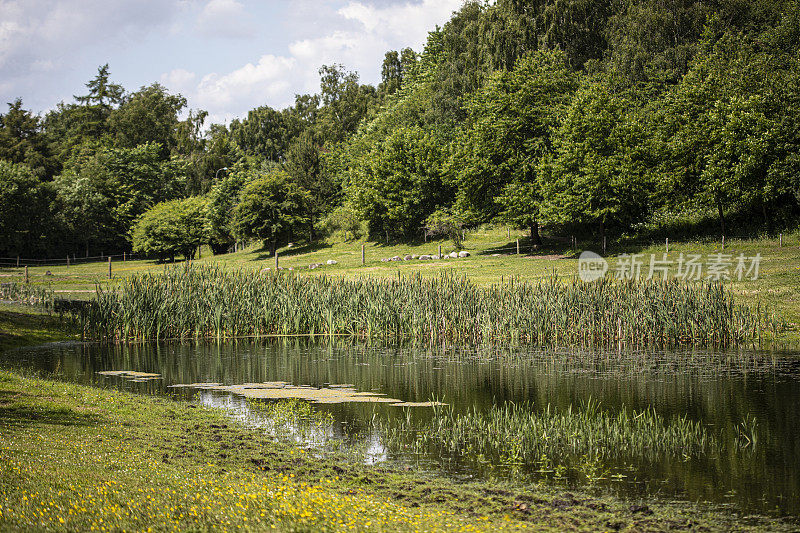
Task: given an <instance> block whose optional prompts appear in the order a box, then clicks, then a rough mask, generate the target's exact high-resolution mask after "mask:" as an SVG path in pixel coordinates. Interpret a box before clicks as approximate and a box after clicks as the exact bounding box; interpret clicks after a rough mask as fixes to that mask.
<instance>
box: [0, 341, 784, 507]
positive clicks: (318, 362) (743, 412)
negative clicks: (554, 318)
mask: <svg viewBox="0 0 800 533" xmlns="http://www.w3.org/2000/svg"><path fill="white" fill-rule="evenodd" d="M0 364H4V365H11V364H13V365H14V366H20V365H22V366H26V367H32V368H35V369H38V370H42V371H44V372H47V373H53V374H55V375H57V376H59V377H60V378H61V379H66V380H70V381H75V382H79V383H84V384H94V385H99V386H105V387H114V388H118V389H121V390H131V391H135V392H140V393H147V394H169V395H173V396H176V397H179V398H185V399H189V400H192V401H195V402H200V403H203V404H207V405H213V406H217V407H220V408H224V409H226V410H228V411H229V412H230V413H231V415H232V416H234V417H238V418H241V419H244V420H245V421H246V422H248V423H252V424H264V423H265V421H264V420H263V417H264V415H263V413H262V412H261V411H259V410H257V409H251V408H250V407H249V404H248V402H247V401H245V400H244V399H242V398H241V397H239V396H234V395H231V394H228V393H219V392H212V391H203V390H191V389H180V388H179V389H176V388H171V387H170V385H175V384H188V383H198V382H218V383H222V384H225V385H235V384H242V383H262V382H271V381H284V382H287V383H290V384H294V385H310V386H315V387H325V386H327V385H330V384H352V385H353V386H354V387H355V388H356V389H357V390H359V391H365V392H366V391H373V392H379V393H383V394H386V395H387V396H389V397H391V398H397V399H399V400H402V401H407V402H413V401H419V402H422V401H426V400H430V399H438V400H440V401H443V402H446V403H447V404H448V405H449V406H451V407H452V408H453V409H455V410H456V411H463V412H466V411H469V410H473V409H477V410H478V411H482V410H488V409H489V408H490V407H491V406H492V405H501V404H503V403H505V402H515V403H523V402H528V403H530V404H532V408H534V409H536V408H541V409H544V408H547V406H550V407H551V408H555V409H566V408H567V407H569V406H573V408H580V406H581V405H586V402H587V401H593V402H599V403H600V405H601V407H602V408H604V409H607V410H612V411H614V410H619V409H629V410H631V409H636V410H642V409H646V408H653V409H655V410H656V411H657V412H658V414H659V415H662V416H664V417H668V418H670V417H672V416H674V415H680V416H687V417H688V418H689V419H692V420H696V421H700V422H702V424H703V425H704V426H705V427H707V428H708V429H709V431H712V432H714V433H715V434H717V435H720V438H724V439H731V435H734V434H736V428H737V426H739V425H740V424H741V423H742V422H743V421H746V420H752V419H753V418H755V419H756V421H757V430H756V436H757V441H756V443H755V445H753V446H749V447H747V448H746V449H745V450H739V449H737V448H736V447H734V446H728V447H725V448H724V449H725V450H727V451H725V452H723V453H715V454H712V455H710V456H706V457H702V458H695V459H691V460H690V459H688V458H683V459H681V458H671V459H664V460H659V461H650V462H648V463H646V464H642V463H636V464H633V463H632V464H630V465H628V466H627V467H626V469H623V471H624V472H625V475H624V476H622V475H620V476H617V477H612V476H608V477H605V478H604V479H601V480H600V481H599V482H597V483H599V485H601V487H602V488H607V489H608V488H610V489H612V490H613V491H616V492H620V493H623V494H627V495H632V496H638V495H643V494H648V495H657V496H660V497H666V498H680V499H690V500H693V501H709V502H714V503H718V504H725V505H730V506H731V507H733V508H736V509H739V510H741V511H748V512H761V513H770V514H780V515H789V516H794V517H798V516H800V354H797V353H794V354H793V353H783V354H774V353H761V352H755V351H749V352H748V351H745V352H733V353H709V352H703V351H694V352H691V351H690V352H687V351H682V352H654V353H644V352H642V353H633V354H631V353H589V352H577V351H570V350H547V351H542V350H531V349H519V350H499V351H498V350H490V349H482V350H473V351H469V350H467V351H465V350H452V349H441V350H430V349H414V348H411V347H385V346H363V345H351V344H344V343H343V344H335V343H334V344H328V345H324V344H319V343H310V342H303V341H297V342H269V343H263V342H261V343H257V342H252V343H250V342H240V343H237V344H231V345H225V346H217V345H207V344H147V345H136V346H111V347H109V346H101V345H81V344H53V345H47V346H44V347H38V348H32V349H25V350H18V351H14V352H9V353H7V354H5V355H0ZM106 370H133V371H139V372H151V373H157V374H160V375H161V378H160V379H157V380H151V381H145V382H134V381H131V380H129V379H123V378H119V377H106V376H103V375H99V374H98V373H97V372H99V371H106ZM315 409H318V410H320V411H324V412H327V413H330V414H331V418H330V419H329V420H332V422H331V423H330V424H329V426H328V427H325V428H322V429H321V430H319V431H317V432H316V433H313V434H308V433H304V434H303V435H302V439H305V440H306V442H305V444H309V445H313V444H315V443H317V444H318V443H319V442H323V441H327V442H330V441H332V440H333V441H337V442H338V443H344V444H345V445H346V446H352V447H358V448H359V449H360V450H361V452H360V453H363V457H364V460H367V461H370V462H379V461H398V462H401V463H410V462H414V463H417V464H421V465H422V466H423V467H426V468H430V469H443V470H446V471H448V472H449V473H451V474H454V475H457V476H461V477H472V476H482V475H491V476H499V477H502V476H503V475H514V476H515V477H519V476H520V475H528V476H529V477H530V479H531V480H535V479H536V475H535V473H534V472H533V470H535V469H533V468H531V469H530V470H531V471H530V472H527V473H526V472H524V469H523V472H522V473H520V471H519V469H517V470H516V471H515V472H514V473H513V474H512V473H510V472H508V473H506V472H505V471H504V470H503V469H502V468H489V469H486V470H481V471H475V469H474V468H473V469H470V468H469V467H467V466H465V465H464V464H462V463H461V462H459V461H458V458H453V457H448V458H446V459H445V458H442V457H437V456H436V455H435V454H429V455H427V456H424V457H420V456H409V454H408V453H407V452H405V451H403V450H400V449H397V448H394V449H393V447H392V446H389V445H387V444H386V442H384V440H383V439H382V434H381V432H380V431H379V430H378V429H376V426H375V420H385V419H387V418H390V417H406V416H410V417H412V418H413V419H414V420H415V421H418V422H420V423H422V422H424V421H425V420H426V419H429V418H430V417H431V416H432V413H431V409H430V408H424V407H418V408H413V409H411V410H410V411H409V414H408V415H407V409H408V408H400V407H393V406H389V405H386V404H335V405H319V406H315ZM298 438H299V437H298ZM616 466H617V467H619V465H616ZM617 471H620V470H617ZM563 482H565V483H569V481H563ZM571 483H572V484H579V482H577V481H575V480H574V479H573V480H572V481H571Z"/></svg>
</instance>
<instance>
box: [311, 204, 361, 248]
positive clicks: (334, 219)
mask: <svg viewBox="0 0 800 533" xmlns="http://www.w3.org/2000/svg"><path fill="white" fill-rule="evenodd" d="M322 226H323V228H325V230H326V231H327V232H328V233H329V234H333V233H336V232H341V234H342V236H343V238H344V240H345V242H347V241H348V240H350V239H360V238H361V237H363V236H364V235H365V233H366V232H365V230H364V228H363V221H362V220H361V217H359V215H358V210H356V209H355V208H354V207H353V205H352V204H351V203H349V202H346V203H344V204H342V205H340V206H338V207H337V208H336V209H334V210H333V211H331V212H330V214H328V216H327V217H326V218H325V220H324V221H323V223H322Z"/></svg>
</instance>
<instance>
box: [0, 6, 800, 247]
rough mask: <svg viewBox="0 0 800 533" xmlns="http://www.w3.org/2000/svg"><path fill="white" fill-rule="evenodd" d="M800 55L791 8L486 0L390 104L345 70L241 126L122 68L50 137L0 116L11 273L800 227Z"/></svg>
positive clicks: (14, 106) (41, 125) (35, 118)
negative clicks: (501, 240) (510, 231)
mask: <svg viewBox="0 0 800 533" xmlns="http://www.w3.org/2000/svg"><path fill="white" fill-rule="evenodd" d="M799 48H800V5H799V4H798V2H794V1H780V0H756V1H747V0H716V1H699V0H603V1H594V0H539V1H530V0H527V1H526V0H498V1H497V2H496V3H484V2H466V3H465V4H464V5H463V7H462V8H461V9H460V10H459V11H458V12H456V13H454V14H453V16H452V18H451V20H450V21H449V22H448V23H447V24H445V25H444V27H442V28H436V29H435V30H434V31H432V32H430V34H429V36H428V40H427V43H426V45H425V47H424V49H423V50H421V51H414V50H411V49H408V48H407V49H405V50H401V51H389V52H387V53H386V55H385V59H384V61H383V65H382V81H381V83H380V84H379V85H378V86H377V87H375V86H371V85H367V84H362V83H361V82H360V80H359V76H358V74H357V73H355V72H350V71H348V70H347V68H346V67H345V66H342V65H324V66H322V67H321V68H320V70H319V74H320V89H319V92H318V93H317V94H313V95H309V94H305V95H298V96H297V97H296V100H295V104H294V105H293V106H291V107H288V108H286V109H282V110H277V109H272V108H270V107H268V106H266V105H265V106H262V107H258V108H256V109H253V110H251V111H249V112H248V114H247V116H246V117H242V118H240V119H237V120H233V121H232V122H231V123H230V124H229V125H227V126H226V125H221V124H207V123H206V119H207V113H206V112H204V111H202V110H191V109H189V108H188V106H187V101H186V99H185V98H184V97H183V96H181V95H179V94H170V93H169V91H168V90H167V89H166V88H164V87H163V86H161V85H159V84H157V83H154V84H152V85H150V86H146V87H141V88H139V89H138V90H136V91H133V92H130V91H128V90H127V89H125V88H124V87H122V86H120V85H119V84H116V83H114V81H113V74H112V72H111V70H110V69H109V66H108V65H104V66H102V67H100V68H99V69H98V72H97V75H96V76H95V77H94V78H93V79H91V80H90V81H88V83H87V84H86V86H85V87H81V88H77V91H78V92H79V93H81V94H79V95H77V96H75V97H74V98H73V101H71V102H61V103H59V104H57V105H55V106H54V107H53V109H52V110H50V111H49V112H47V113H46V114H44V115H37V114H34V113H32V112H31V111H29V110H26V109H25V106H24V103H23V100H22V99H17V100H15V101H14V102H11V103H9V104H8V108H7V110H6V111H5V113H4V114H2V115H0V257H16V256H23V257H32V258H35V257H40V258H44V257H64V256H66V255H77V256H78V257H81V256H83V255H86V256H90V255H97V254H99V253H105V254H109V253H121V252H123V251H126V252H130V251H133V252H136V253H138V254H142V255H146V256H150V257H160V258H166V257H169V256H174V255H175V254H179V255H183V256H191V255H192V254H193V253H194V250H195V249H196V248H197V246H198V245H200V244H209V245H210V246H211V248H212V249H213V250H214V252H215V253H223V252H226V251H228V250H230V249H232V248H233V247H234V244H235V243H236V242H254V241H263V242H264V244H265V246H266V247H267V248H268V249H272V250H274V249H275V247H276V246H281V245H282V244H284V243H286V242H289V241H295V242H306V241H314V240H316V239H319V238H321V237H322V236H324V235H326V234H332V233H337V232H338V234H339V235H344V236H348V237H366V238H370V239H373V240H378V241H382V242H384V241H391V242H404V241H416V240H420V239H422V238H423V231H427V232H428V233H440V234H451V233H453V229H454V228H456V229H458V228H470V227H476V226H479V225H481V224H485V223H500V224H507V225H511V226H514V227H518V228H525V229H526V230H527V231H529V232H530V238H531V244H533V245H540V244H543V245H545V246H546V245H547V242H546V241H545V242H544V243H543V242H542V237H541V235H540V232H544V233H545V234H546V235H549V236H558V235H575V234H580V235H592V236H595V237H597V236H606V235H608V237H609V238H611V239H616V238H626V237H627V238H637V237H642V238H645V237H649V236H655V235H657V234H659V232H662V233H663V232H666V233H667V234H669V235H673V234H674V235H677V236H684V235H688V236H691V235H700V234H709V233H713V234H716V235H720V234H721V235H726V234H737V233H747V234H769V233H773V232H776V231H782V230H785V229H792V228H795V227H796V226H797V222H798V220H799V217H798V215H800V50H798V49H799ZM545 230H546V231H545Z"/></svg>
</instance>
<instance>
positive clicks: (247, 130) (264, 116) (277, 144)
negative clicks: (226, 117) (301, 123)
mask: <svg viewBox="0 0 800 533" xmlns="http://www.w3.org/2000/svg"><path fill="white" fill-rule="evenodd" d="M290 126H291V124H290V122H289V121H287V117H286V116H285V115H284V114H283V113H281V112H280V111H276V110H275V109H272V108H271V107H269V106H261V107H257V108H256V109H253V110H251V111H248V113H247V118H246V119H244V120H242V121H239V120H236V119H234V120H233V121H232V122H231V125H230V137H231V140H232V141H233V142H234V143H235V144H236V145H237V146H238V147H239V149H240V150H241V151H242V152H243V153H244V154H247V155H251V156H256V157H261V158H263V159H265V160H267V161H273V162H275V163H278V162H280V161H282V160H283V159H284V156H285V152H286V148H287V147H288V145H289V142H290V140H291V137H292V131H291V129H290Z"/></svg>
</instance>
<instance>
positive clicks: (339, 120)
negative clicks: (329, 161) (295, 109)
mask: <svg viewBox="0 0 800 533" xmlns="http://www.w3.org/2000/svg"><path fill="white" fill-rule="evenodd" d="M319 74H320V99H321V102H322V104H323V106H324V107H323V108H322V109H321V110H320V112H319V115H318V122H317V123H318V127H319V128H320V132H321V134H322V138H323V139H324V140H326V141H330V142H339V141H342V140H344V139H345V138H346V137H347V136H348V135H349V134H352V133H353V132H355V131H356V128H357V127H358V124H359V123H360V122H361V120H362V119H363V118H364V117H366V116H367V112H368V111H369V109H370V106H371V105H372V104H373V103H374V102H375V99H376V92H375V88H374V87H372V86H371V85H360V84H359V83H358V74H357V73H355V72H348V71H346V70H344V66H342V65H323V66H322V68H320V69H319Z"/></svg>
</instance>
